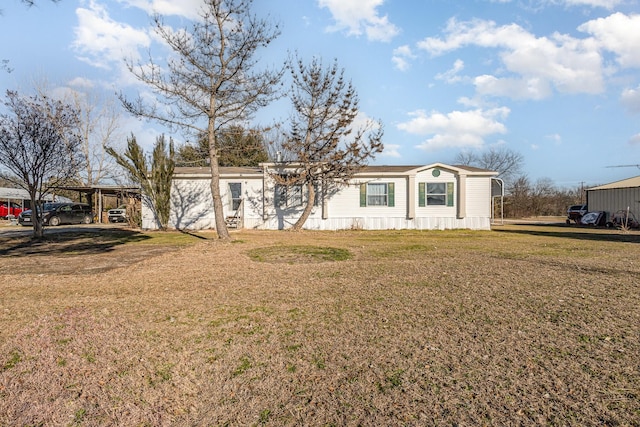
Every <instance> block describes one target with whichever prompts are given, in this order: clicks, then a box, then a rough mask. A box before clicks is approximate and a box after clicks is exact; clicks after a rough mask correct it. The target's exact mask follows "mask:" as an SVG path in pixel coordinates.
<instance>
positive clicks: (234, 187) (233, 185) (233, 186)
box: [229, 182, 242, 214]
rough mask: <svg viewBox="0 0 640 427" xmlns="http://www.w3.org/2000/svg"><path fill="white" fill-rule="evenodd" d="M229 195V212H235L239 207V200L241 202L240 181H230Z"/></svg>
mask: <svg viewBox="0 0 640 427" xmlns="http://www.w3.org/2000/svg"><path fill="white" fill-rule="evenodd" d="M229 195H230V197H231V213H232V214H235V213H236V212H238V209H240V202H242V183H241V182H230V183H229Z"/></svg>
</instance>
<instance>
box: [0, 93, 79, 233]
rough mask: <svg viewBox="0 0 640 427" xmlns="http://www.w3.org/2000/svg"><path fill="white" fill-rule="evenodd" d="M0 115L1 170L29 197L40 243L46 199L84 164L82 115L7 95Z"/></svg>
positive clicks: (37, 99)
mask: <svg viewBox="0 0 640 427" xmlns="http://www.w3.org/2000/svg"><path fill="white" fill-rule="evenodd" d="M4 105H5V107H6V109H7V111H9V114H2V115H0V164H2V165H3V166H4V169H5V170H4V171H3V172H4V177H5V178H6V179H8V180H9V181H11V182H13V183H14V184H16V185H18V186H19V187H20V188H24V189H25V190H27V191H28V192H29V198H30V200H31V207H32V209H33V211H34V213H35V214H34V215H32V216H31V217H32V219H33V236H34V237H36V238H41V237H42V236H43V234H44V231H43V227H42V209H41V206H40V205H41V199H42V198H43V197H44V196H45V195H46V194H47V193H49V192H50V190H51V189H52V188H54V187H57V186H59V185H61V184H64V183H65V182H66V181H67V180H68V179H69V178H71V177H73V176H74V175H75V174H76V173H77V170H78V168H79V167H80V165H81V162H82V160H83V158H82V153H81V151H80V143H81V141H80V136H79V135H78V134H77V128H78V112H77V111H76V110H75V109H74V108H73V107H72V106H70V105H68V104H65V103H63V102H61V101H54V100H51V99H50V98H47V97H40V96H34V97H20V96H19V95H18V93H17V92H12V91H7V96H6V100H5V102H4Z"/></svg>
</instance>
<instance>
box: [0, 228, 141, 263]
mask: <svg viewBox="0 0 640 427" xmlns="http://www.w3.org/2000/svg"><path fill="white" fill-rule="evenodd" d="M149 238H150V237H149V236H146V235H144V234H142V233H140V232H138V231H134V230H123V229H117V230H100V231H93V232H87V231H78V232H76V231H73V232H64V233H50V234H45V236H44V237H43V238H42V239H37V240H34V239H32V238H31V236H24V237H5V238H0V256H15V257H19V256H25V255H29V256H38V255H56V254H78V255H83V254H103V253H105V252H110V251H112V250H114V248H115V247H116V246H120V245H124V244H126V243H132V242H140V241H143V240H147V239H149Z"/></svg>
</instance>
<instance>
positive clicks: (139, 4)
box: [118, 0, 204, 19]
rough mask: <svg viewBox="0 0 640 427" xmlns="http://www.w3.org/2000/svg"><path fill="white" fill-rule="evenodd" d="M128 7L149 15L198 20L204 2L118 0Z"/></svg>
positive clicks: (195, 0)
mask: <svg viewBox="0 0 640 427" xmlns="http://www.w3.org/2000/svg"><path fill="white" fill-rule="evenodd" d="M118 1H119V2H120V3H123V4H125V5H128V6H132V7H136V8H138V9H142V10H144V11H145V12H147V13H148V14H149V15H153V14H154V13H158V14H160V15H164V16H182V17H185V18H189V19H197V18H198V17H199V16H200V15H199V13H200V11H201V10H202V6H203V5H204V2H203V0H180V1H176V0H118Z"/></svg>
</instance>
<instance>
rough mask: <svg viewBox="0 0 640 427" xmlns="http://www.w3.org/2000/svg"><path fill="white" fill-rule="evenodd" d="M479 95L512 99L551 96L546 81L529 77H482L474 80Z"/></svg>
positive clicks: (549, 87)
mask: <svg viewBox="0 0 640 427" xmlns="http://www.w3.org/2000/svg"><path fill="white" fill-rule="evenodd" d="M473 83H474V85H475V86H476V91H477V92H478V94H479V95H491V96H505V97H509V98H513V99H544V98H547V97H548V96H550V95H551V92H552V91H551V86H550V84H549V82H548V81H547V80H544V79H541V78H537V77H531V78H528V79H525V78H497V77H495V76H489V75H482V76H478V77H476V78H475V79H474V82H473Z"/></svg>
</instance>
